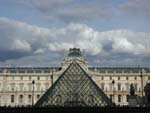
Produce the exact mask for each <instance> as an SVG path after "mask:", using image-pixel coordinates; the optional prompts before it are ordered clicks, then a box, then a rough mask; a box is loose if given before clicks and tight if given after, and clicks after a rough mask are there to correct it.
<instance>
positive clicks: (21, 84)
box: [19, 83, 24, 91]
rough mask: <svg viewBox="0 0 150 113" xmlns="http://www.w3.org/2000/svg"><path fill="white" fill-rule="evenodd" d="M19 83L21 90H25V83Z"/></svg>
mask: <svg viewBox="0 0 150 113" xmlns="http://www.w3.org/2000/svg"><path fill="white" fill-rule="evenodd" d="M19 85H20V91H22V90H23V86H24V83H20V84H19Z"/></svg>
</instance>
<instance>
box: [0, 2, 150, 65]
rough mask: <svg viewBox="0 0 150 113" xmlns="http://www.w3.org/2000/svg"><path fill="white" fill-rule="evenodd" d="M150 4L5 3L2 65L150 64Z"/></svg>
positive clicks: (0, 19) (0, 15)
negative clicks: (81, 59) (83, 59)
mask: <svg viewBox="0 0 150 113" xmlns="http://www.w3.org/2000/svg"><path fill="white" fill-rule="evenodd" d="M149 5H150V0H0V66H36V67H39V66H60V65H61V61H62V59H63V55H64V52H65V51H67V50H68V49H69V48H71V47H78V48H81V49H82V50H85V51H86V55H87V59H88V61H89V65H90V66H101V67H104V66H105V67H106V66H115V67H119V66H121V67H124V66H125V67H128V66H129V67H137V66H138V65H140V66H146V67H147V66H150V7H149Z"/></svg>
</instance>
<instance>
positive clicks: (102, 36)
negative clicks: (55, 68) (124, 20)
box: [0, 18, 150, 60]
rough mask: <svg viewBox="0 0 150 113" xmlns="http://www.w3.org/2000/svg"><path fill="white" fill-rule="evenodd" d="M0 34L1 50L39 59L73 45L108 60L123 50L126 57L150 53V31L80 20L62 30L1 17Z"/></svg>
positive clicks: (146, 55) (148, 54) (147, 55)
mask: <svg viewBox="0 0 150 113" xmlns="http://www.w3.org/2000/svg"><path fill="white" fill-rule="evenodd" d="M0 34H1V37H0V40H1V41H0V47H1V49H0V52H1V51H7V50H13V51H16V52H18V51H22V52H25V53H26V52H30V55H33V56H34V55H35V59H36V54H41V53H42V54H44V53H46V52H62V51H63V50H68V49H69V48H71V47H78V48H81V49H86V51H87V53H88V55H92V56H103V58H104V59H105V55H106V56H107V57H108V56H109V57H112V56H113V55H115V56H118V55H120V54H122V53H123V54H125V55H126V58H128V56H127V55H129V56H138V57H141V58H143V56H145V57H149V56H150V45H149V44H150V39H149V37H150V33H144V32H133V31H129V30H122V29H120V30H112V31H104V32H99V31H96V30H94V29H92V28H90V27H88V26H87V25H83V24H76V23H72V24H69V25H68V26H66V27H64V28H60V29H48V28H40V27H38V26H32V25H28V24H26V23H22V22H18V21H14V20H10V19H7V18H0ZM6 43H7V46H6ZM25 53H24V56H26V54H25ZM27 55H29V54H27ZM6 57H7V56H6ZM21 57H22V56H21ZM6 60H7V58H6ZM116 60H118V59H116Z"/></svg>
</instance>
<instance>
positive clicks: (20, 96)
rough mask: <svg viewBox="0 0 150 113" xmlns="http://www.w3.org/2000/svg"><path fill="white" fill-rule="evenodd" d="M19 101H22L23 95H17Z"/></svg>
mask: <svg viewBox="0 0 150 113" xmlns="http://www.w3.org/2000/svg"><path fill="white" fill-rule="evenodd" d="M19 102H20V103H22V102H23V95H19Z"/></svg>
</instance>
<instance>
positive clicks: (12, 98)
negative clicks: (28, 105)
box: [11, 95, 15, 103]
mask: <svg viewBox="0 0 150 113" xmlns="http://www.w3.org/2000/svg"><path fill="white" fill-rule="evenodd" d="M14 97H15V96H14V95H11V103H14V100H15V99H14Z"/></svg>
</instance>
